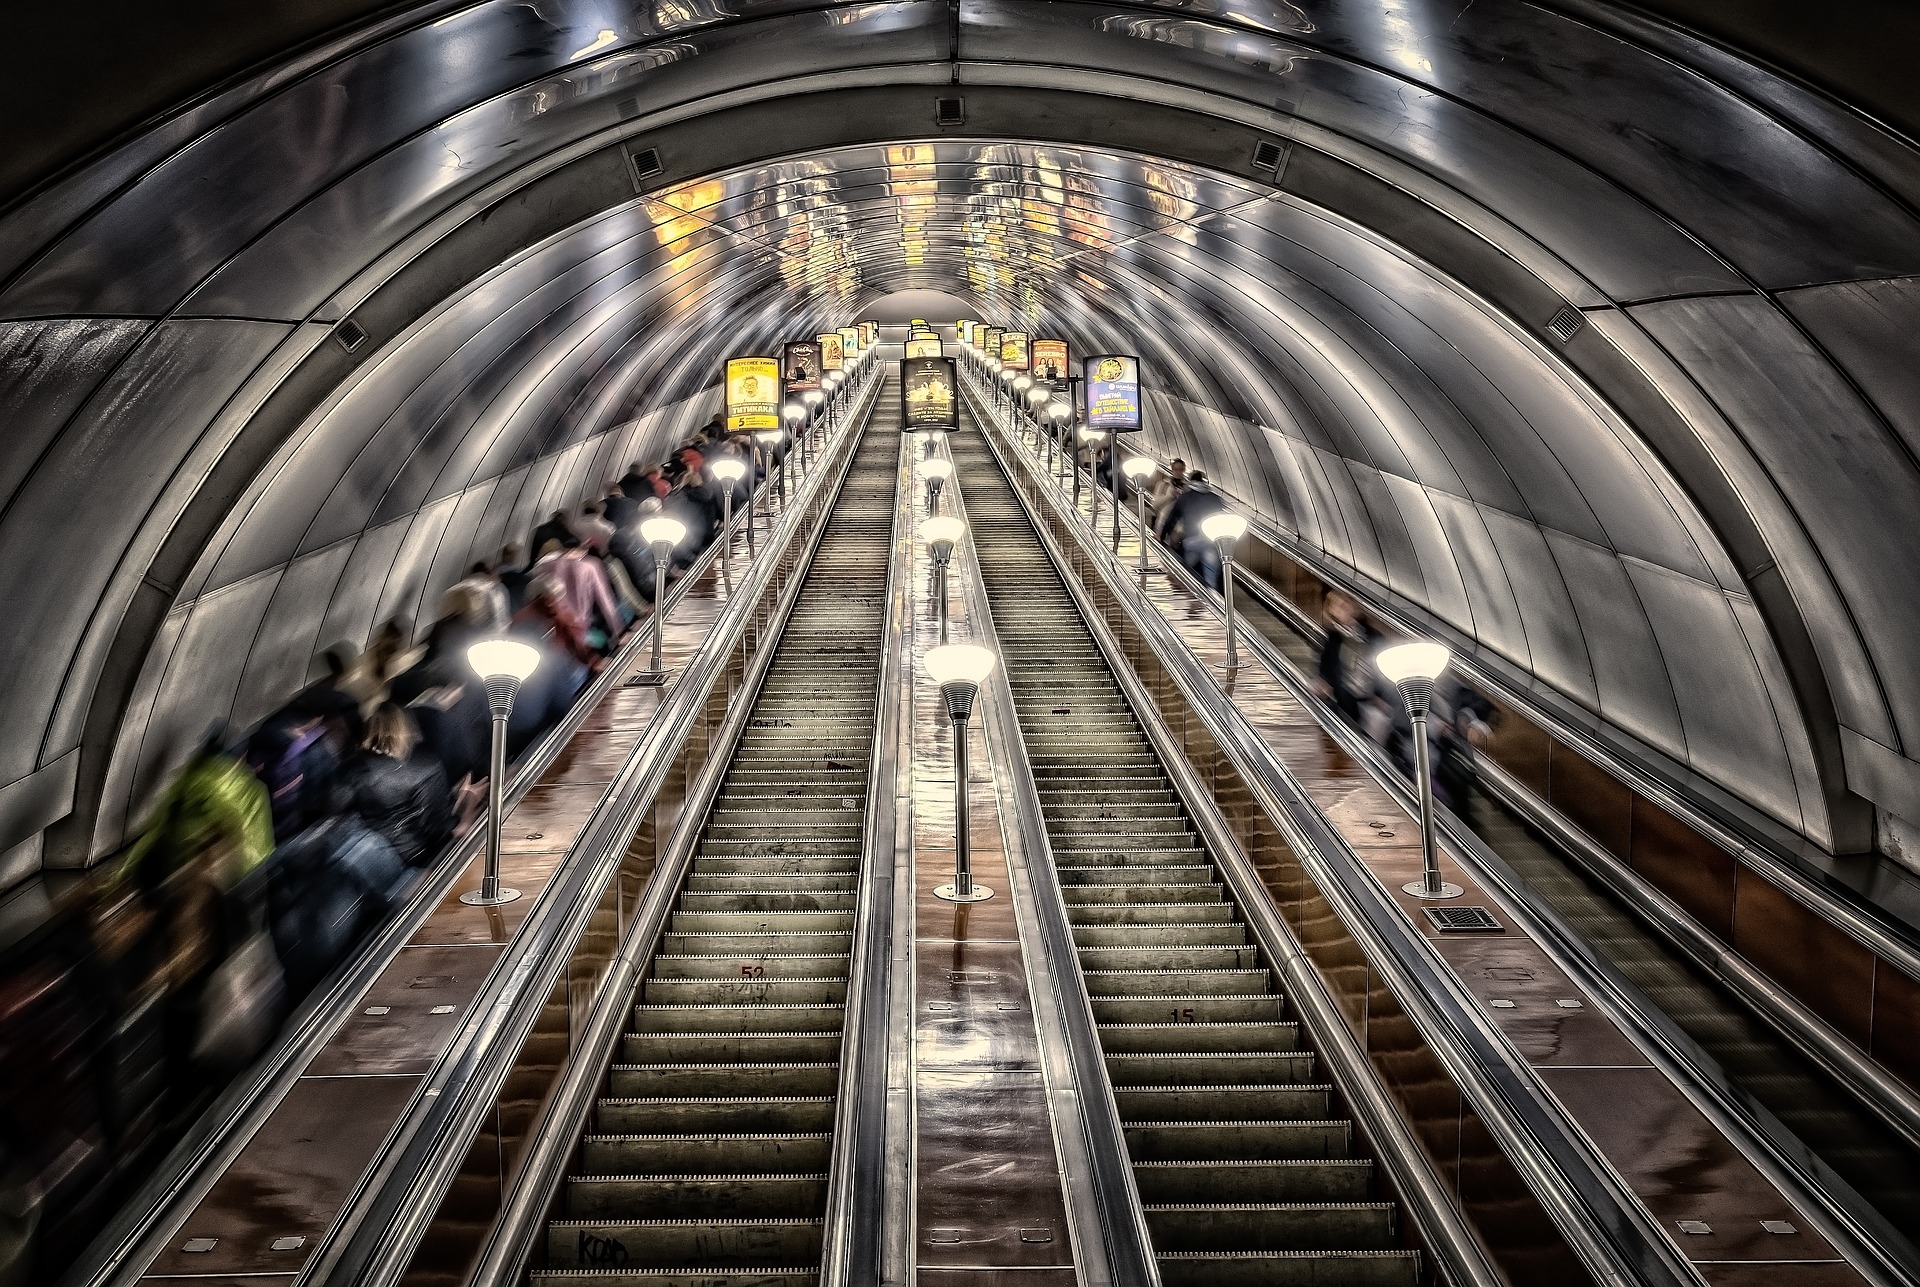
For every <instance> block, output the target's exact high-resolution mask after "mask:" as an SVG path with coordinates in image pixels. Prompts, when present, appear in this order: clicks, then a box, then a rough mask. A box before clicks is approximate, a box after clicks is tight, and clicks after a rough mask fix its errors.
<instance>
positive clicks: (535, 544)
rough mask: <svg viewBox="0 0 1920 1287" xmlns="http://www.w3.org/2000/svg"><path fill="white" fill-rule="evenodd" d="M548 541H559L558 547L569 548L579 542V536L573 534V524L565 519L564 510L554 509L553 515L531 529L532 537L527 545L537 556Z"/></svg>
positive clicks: (536, 556) (544, 548) (543, 549)
mask: <svg viewBox="0 0 1920 1287" xmlns="http://www.w3.org/2000/svg"><path fill="white" fill-rule="evenodd" d="M548 541H558V542H560V548H561V549H563V550H570V549H572V548H573V547H574V546H576V545H578V544H580V538H579V537H578V536H576V535H574V532H573V524H572V523H570V522H568V521H567V514H566V511H565V510H558V509H556V510H555V511H553V516H552V517H551V518H549V519H548V520H547V521H546V522H544V523H542V524H540V526H538V527H536V528H534V529H533V539H532V540H531V541H529V542H528V545H527V547H528V548H529V549H531V550H532V551H533V554H534V557H535V558H538V557H540V555H541V554H542V553H543V552H544V551H545V550H546V548H547V542H548Z"/></svg>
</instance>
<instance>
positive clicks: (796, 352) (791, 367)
mask: <svg viewBox="0 0 1920 1287" xmlns="http://www.w3.org/2000/svg"><path fill="white" fill-rule="evenodd" d="M780 366H781V376H780V378H781V379H782V380H784V381H785V382H786V385H787V392H788V393H811V392H813V391H815V390H817V389H819V388H820V345H819V342H818V341H815V340H795V341H794V342H793V343H791V344H789V345H787V347H786V349H785V350H784V351H783V352H782V353H781V355H780Z"/></svg>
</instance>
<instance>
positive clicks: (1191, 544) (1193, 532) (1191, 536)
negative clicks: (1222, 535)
mask: <svg viewBox="0 0 1920 1287" xmlns="http://www.w3.org/2000/svg"><path fill="white" fill-rule="evenodd" d="M1226 508H1227V503H1226V501H1224V500H1222V499H1221V498H1220V494H1219V493H1218V492H1216V491H1214V490H1213V487H1212V485H1211V484H1210V483H1208V482H1207V475H1206V473H1205V472H1204V471H1202V470H1198V469H1196V470H1194V471H1193V473H1192V474H1191V475H1189V476H1188V480H1187V486H1186V489H1185V490H1184V491H1182V492H1181V493H1180V495H1179V497H1178V499H1176V500H1175V501H1174V502H1173V504H1171V505H1169V506H1168V507H1167V512H1166V513H1165V514H1162V515H1161V516H1160V523H1159V528H1158V532H1159V536H1160V539H1161V541H1162V542H1164V543H1165V544H1166V545H1167V546H1168V548H1169V549H1177V550H1179V551H1180V561H1181V562H1182V563H1184V564H1186V567H1187V571H1189V572H1191V573H1193V574H1194V575H1195V576H1197V577H1199V578H1200V579H1201V581H1203V582H1204V583H1205V584H1206V586H1207V588H1208V589H1210V590H1218V589H1220V547H1219V546H1217V545H1215V544H1214V543H1213V542H1212V541H1210V540H1208V539H1207V538H1206V536H1205V534H1204V533H1203V532H1202V531H1201V527H1200V525H1201V524H1202V523H1204V522H1205V521H1206V520H1207V519H1208V518H1210V517H1212V516H1213V515H1215V514H1219V513H1223V512H1225V510H1226ZM1170 538H1171V539H1170Z"/></svg>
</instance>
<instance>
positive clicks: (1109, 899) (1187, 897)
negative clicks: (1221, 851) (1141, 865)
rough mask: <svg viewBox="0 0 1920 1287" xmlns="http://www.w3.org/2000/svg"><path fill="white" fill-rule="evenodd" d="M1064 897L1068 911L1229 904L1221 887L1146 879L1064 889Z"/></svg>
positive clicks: (1065, 887)
mask: <svg viewBox="0 0 1920 1287" xmlns="http://www.w3.org/2000/svg"><path fill="white" fill-rule="evenodd" d="M1060 892H1061V894H1062V896H1063V897H1064V898H1065V899H1066V903H1067V911H1068V913H1069V914H1071V913H1072V912H1073V911H1074V909H1076V908H1079V907H1085V906H1094V905H1107V906H1131V905H1135V904H1140V903H1161V904H1164V903H1218V904H1220V905H1221V906H1222V907H1224V906H1225V905H1226V904H1225V902H1224V901H1223V899H1222V897H1221V889H1220V886H1218V885H1214V884H1206V885H1192V884H1186V885H1153V884H1148V883H1147V882H1146V881H1145V880H1144V879H1142V880H1140V881H1138V882H1136V883H1132V884H1126V885H1063V887H1062V889H1061V891H1060Z"/></svg>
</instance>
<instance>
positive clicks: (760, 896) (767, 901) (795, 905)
mask: <svg viewBox="0 0 1920 1287" xmlns="http://www.w3.org/2000/svg"><path fill="white" fill-rule="evenodd" d="M856 901H857V899H856V897H855V895H854V892H853V891H852V890H808V889H794V890H787V891H785V892H783V893H704V892H701V891H698V890H686V891H683V892H682V893H681V895H680V899H679V902H678V903H677V904H676V905H677V906H678V907H679V909H680V910H681V911H686V912H851V911H852V910H853V906H854V903H855V902H856Z"/></svg>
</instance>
